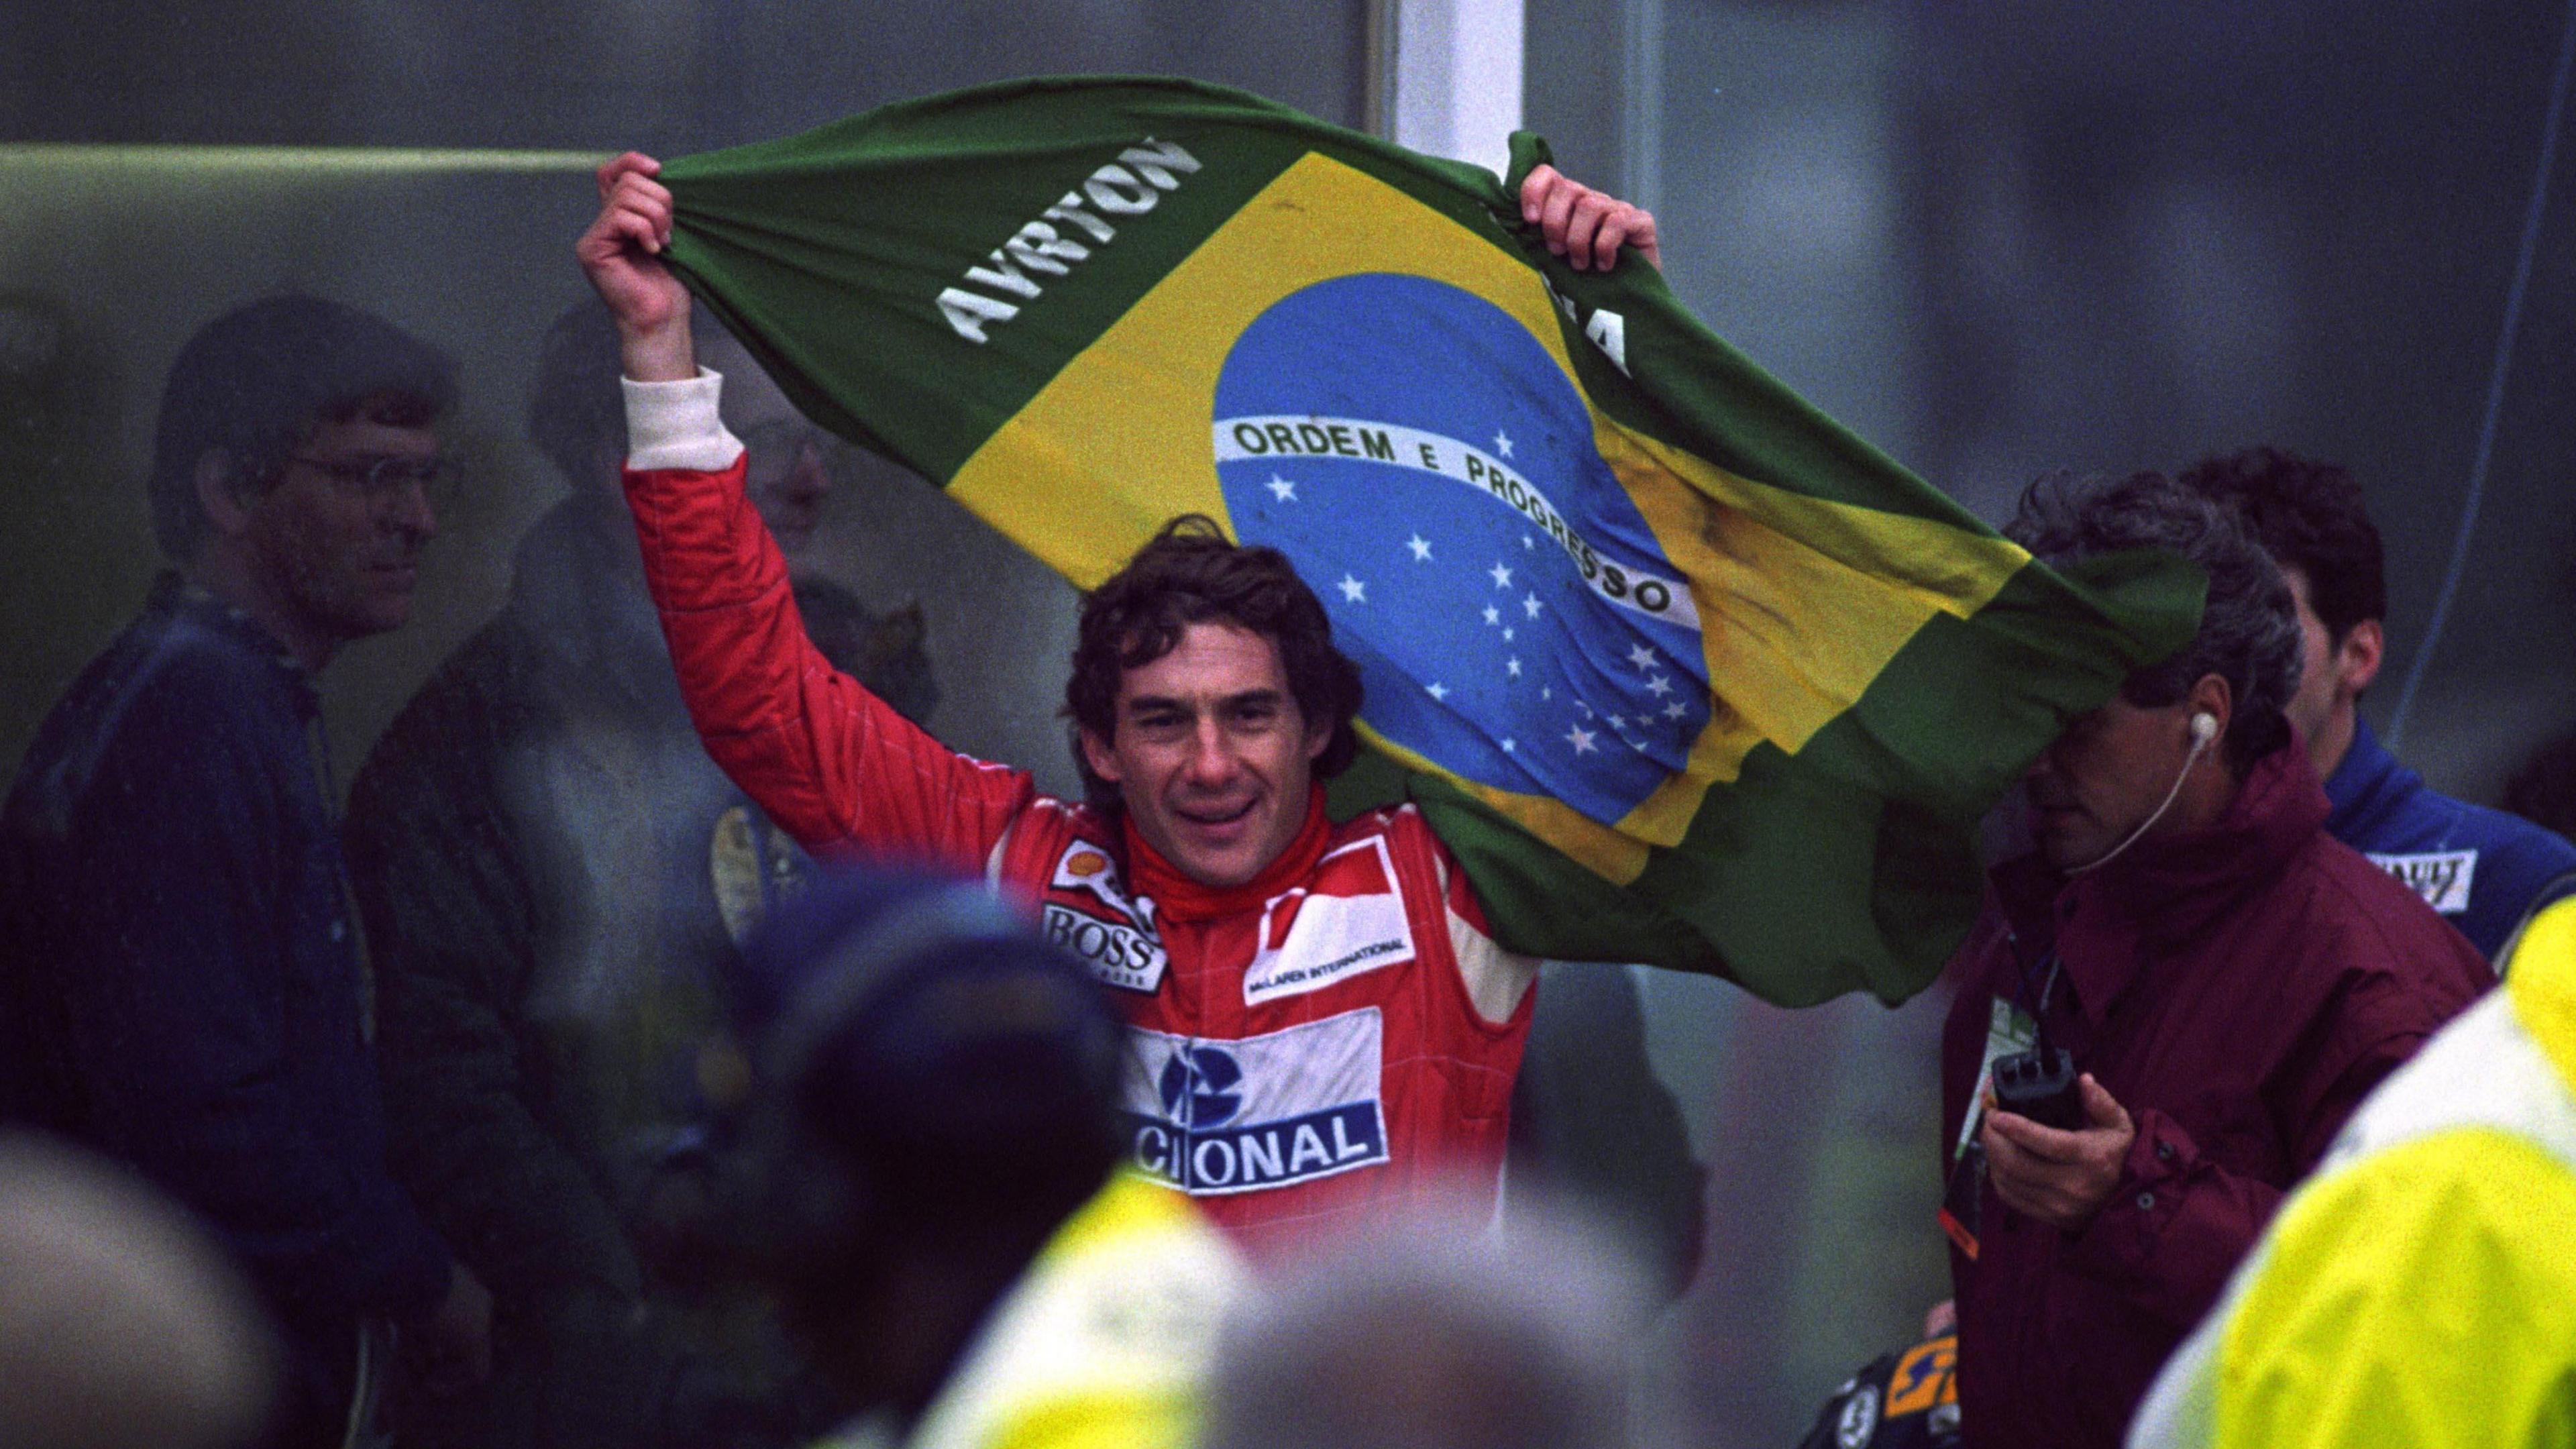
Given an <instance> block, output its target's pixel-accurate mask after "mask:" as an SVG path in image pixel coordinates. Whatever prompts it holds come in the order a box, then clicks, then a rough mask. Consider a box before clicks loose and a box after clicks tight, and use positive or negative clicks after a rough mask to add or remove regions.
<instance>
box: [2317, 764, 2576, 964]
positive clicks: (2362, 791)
mask: <svg viewBox="0 0 2576 1449" xmlns="http://www.w3.org/2000/svg"><path fill="white" fill-rule="evenodd" d="M2326 798H2327V799H2328V800H2331V801H2332V802H2333V803H2334V813H2333V814H2332V815H2330V816H2328V817H2327V818H2326V831H2327V833H2329V834H2331V835H2332V836H2334V838H2335V839H2337V840H2340V841H2342V842H2343V843H2344V844H2346V845H2349V846H2351V847H2352V848H2353V849H2355V850H2358V851H2360V852H2361V853H2362V854H2364V855H2366V856H2369V857H2370V860H2371V863H2372V864H2374V865H2376V866H2378V867H2379V868H2380V869H2382V870H2385V871H2387V872H2388V873H2389V874H2391V875H2393V876H2395V877H2397V878H2398V879H2399V880H2401V881H2404V882H2405V883H2406V884H2408V885H2410V886H2413V887H2414V888H2415V890H2416V893H2417V894H2419V895H2421V896H2423V897H2424V900H2425V903H2426V904H2428V905H2430V906H2432V908H2433V909H2434V910H2436V911H2439V912H2441V913H2442V918H2443V919H2444V920H2446V921H2449V922H2450V923H2451V924H2452V925H2454V926H2457V927H2459V929H2460V934H2462V935H2464V936H2466V937H2468V938H2469V940H2470V941H2471V942H2472V943H2473V944H2475V945H2476V946H2477V948H2478V950H2479V951H2481V952H2483V953H2485V955H2486V958H2487V959H2488V960H2489V961H2494V960H2496V958H2497V955H2498V953H2500V952H2502V951H2503V950H2504V945H2505V941H2506V940H2507V939H2508V938H2509V937H2511V936H2512V935H2513V931H2514V928H2515V927H2516V926H2519V925H2521V924H2522V920H2523V917H2525V916H2527V915H2529V914H2530V913H2531V912H2532V910H2533V909H2534V908H2535V907H2538V906H2541V905H2545V904H2547V903H2548V902H2550V901H2552V900H2555V899H2557V898H2558V897H2559V896H2562V895H2566V894H2568V893H2569V892H2571V891H2576V845H2570V844H2569V843H2568V842H2567V840H2566V838H2565V837H2564V836H2561V835H2559V834H2557V833H2555V832H2553V831H2548V830H2543V829H2541V828H2540V827H2539V826H2537V825H2534V824H2532V823H2531V822H2530V821H2528V820H2525V819H2522V818H2521V817H2520V816H2515V815H2507V814H2505V813H2504V812H2503V811H2501V810H2489V809H2486V808H2485V807H2483V806H2478V805H2471V804H2468V803H2466V802H2465V801H2460V800H2454V799H2452V798H2451V797H2450V796H2448V795H2443V794H2439V793H2437V792H2435V791H2433V790H2430V789H2427V788H2426V787H2425V784H2424V777H2423V776H2421V775H2418V774H2416V773H2415V772H2414V771H2413V770H2410V769H2407V768H2406V767H2405V766H2404V765H2401V764H2399V763H2397V757H2396V756H2394V755H2392V754H2390V753H2388V751H2387V750H2386V749H2385V748H2384V747H2382V746H2381V745H2380V743H2379V737H2378V736H2376V735H2374V734H2372V733H2371V732H2370V726H2369V724H2368V723H2366V722H2363V721H2359V720H2356V721H2354V726H2353V735H2352V748H2351V750H2349V751H2348V752H2346V753H2345V755H2344V757H2343V763H2342V764H2340V765H2337V766H2336V767H2335V772H2334V778H2333V779H2331V780H2328V781H2326Z"/></svg>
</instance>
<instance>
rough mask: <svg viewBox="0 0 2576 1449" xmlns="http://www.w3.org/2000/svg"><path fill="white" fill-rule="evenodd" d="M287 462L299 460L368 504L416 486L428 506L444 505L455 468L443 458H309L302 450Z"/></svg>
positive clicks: (452, 485) (385, 500)
mask: <svg viewBox="0 0 2576 1449" xmlns="http://www.w3.org/2000/svg"><path fill="white" fill-rule="evenodd" d="M287 461H288V462H291V463H301V464H303V465H304V466H305V467H307V468H311V469H313V470H314V471H316V472H318V473H320V474H322V475H323V476H324V477H326V478H328V479H330V480H331V481H332V483H333V484H335V485H336V486H338V488H339V489H340V491H341V492H343V493H345V494H348V495H350V496H351V497H354V498H359V499H363V500H365V501H366V502H367V503H369V504H374V505H381V504H384V503H388V502H391V501H392V500H393V499H395V498H396V497H399V496H400V495H401V494H402V493H403V492H404V491H405V490H407V489H410V488H413V487H418V488H419V489H420V492H421V496H422V497H423V498H426V499H428V500H429V505H430V507H431V508H433V509H435V508H440V507H444V506H445V505H446V503H447V501H448V500H449V498H450V497H452V496H453V495H454V492H455V484H456V470H454V469H453V468H450V467H448V466H447V460H446V459H444V458H414V457H405V456H403V455H401V454H394V453H385V454H378V455H376V456H374V457H364V458H308V457H306V456H304V455H303V454H301V453H293V454H289V455H288V457H287Z"/></svg>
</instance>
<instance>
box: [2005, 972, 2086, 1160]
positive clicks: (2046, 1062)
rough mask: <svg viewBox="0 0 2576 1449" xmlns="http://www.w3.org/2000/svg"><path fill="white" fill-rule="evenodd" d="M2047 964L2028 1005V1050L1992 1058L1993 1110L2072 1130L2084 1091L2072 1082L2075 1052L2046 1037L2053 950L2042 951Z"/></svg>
mask: <svg viewBox="0 0 2576 1449" xmlns="http://www.w3.org/2000/svg"><path fill="white" fill-rule="evenodd" d="M2047 965H2048V979H2047V981H2046V982H2045V983H2044V984H2042V985H2041V987H2040V988H2039V1000H2038V1001H2036V1002H2034V1003H2032V1005H2031V1009H2030V1024H2031V1031H2032V1041H2031V1044H2030V1046H2029V1048H2028V1049H2027V1050H2023V1051H2017V1052H2014V1053H2012V1054H2010V1055H2008V1056H2000V1057H1997V1058H1995V1069H1994V1070H1995V1076H1994V1082H1995V1110H1997V1111H1999V1112H2010V1113H2012V1114H2013V1115H2015V1116H2018V1117H2027V1118H2029V1119H2030V1120H2032V1121H2033V1122H2036V1123H2038V1124H2039V1125H2040V1126H2042V1127H2054V1128H2056V1129H2057V1130H2059V1131H2061V1132H2076V1131H2081V1130H2082V1129H2083V1126H2084V1122H2085V1113H2084V1094H2083V1093H2082V1092H2081V1091H2080V1090H2079V1089H2078V1088H2077V1086H2076V1072H2075V1054H2074V1053H2073V1052H2070V1051H2068V1050H2067V1049H2066V1048H2064V1047H2061V1046H2055V1045H2052V1044H2051V1043H2050V1042H2049V1040H2048V998H2049V997H2050V996H2051V995H2052V994H2054V993H2055V992H2056V990H2057V977H2058V974H2059V972H2061V971H2062V970H2064V969H2065V968H2064V965H2063V963H2062V962H2060V961H2059V959H2058V956H2057V953H2056V952H2055V951H2051V952H2049V953H2048V958H2047ZM2024 984H2025V985H2027V984H2028V978H2027V977H2025V978H2024Z"/></svg>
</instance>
